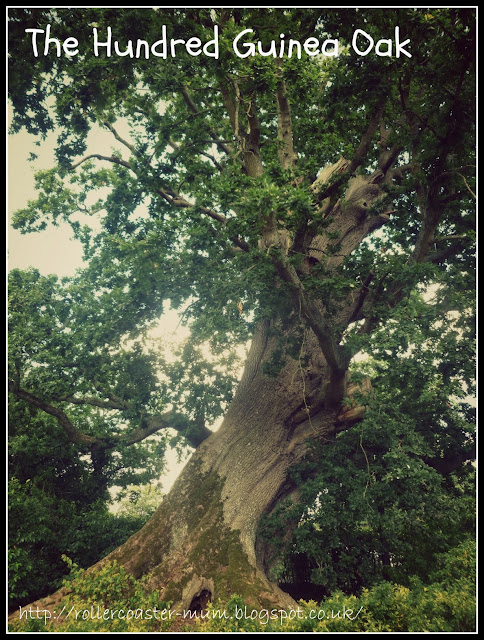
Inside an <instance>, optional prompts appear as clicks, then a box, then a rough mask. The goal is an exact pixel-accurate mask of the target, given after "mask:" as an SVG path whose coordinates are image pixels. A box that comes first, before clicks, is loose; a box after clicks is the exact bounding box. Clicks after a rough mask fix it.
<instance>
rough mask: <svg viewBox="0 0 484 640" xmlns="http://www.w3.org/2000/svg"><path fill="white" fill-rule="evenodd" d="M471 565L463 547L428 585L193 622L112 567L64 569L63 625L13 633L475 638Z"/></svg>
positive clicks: (31, 626)
mask: <svg viewBox="0 0 484 640" xmlns="http://www.w3.org/2000/svg"><path fill="white" fill-rule="evenodd" d="M475 560H476V549H475V542H474V541H473V540H470V539H467V540H464V541H463V542H462V543H461V544H460V545H459V546H458V547H456V548H454V549H452V550H451V551H450V552H448V553H444V554H439V555H438V556H437V557H436V562H435V564H436V567H435V571H434V572H433V574H432V575H431V577H430V578H431V581H430V582H429V583H428V584H425V583H424V582H423V581H422V580H421V579H420V578H418V577H414V578H412V579H411V580H410V586H408V587H407V586H402V585H398V584H394V583H390V582H381V583H380V584H378V585H376V586H374V587H372V588H371V589H364V590H363V592H362V593H361V595H360V596H354V595H349V596H348V595H345V594H344V593H342V592H341V591H339V592H336V593H334V594H333V595H332V596H331V597H329V598H327V599H325V600H323V601H322V602H321V603H320V604H319V605H318V604H317V603H316V602H314V601H309V602H305V601H302V600H301V601H300V602H299V605H298V608H297V609H294V610H280V609H277V608H273V609H261V610H256V609H254V608H253V607H251V606H250V605H247V603H245V602H244V601H243V600H242V599H241V598H240V597H239V596H237V595H234V596H232V597H231V598H230V600H229V601H228V602H226V603H222V602H217V603H215V604H212V603H210V604H209V605H208V608H207V610H206V611H204V612H203V613H202V614H199V615H198V616H197V619H196V621H195V622H193V619H192V615H188V616H186V617H183V614H181V617H180V614H178V616H177V614H176V613H175V612H171V613H170V603H169V602H163V601H162V600H160V598H159V593H158V592H157V591H150V590H149V589H148V588H147V584H146V580H145V579H142V580H135V579H134V578H133V577H132V576H130V575H129V574H128V573H127V572H126V571H125V570H124V569H123V568H122V567H119V566H117V565H116V563H115V562H114V563H109V562H106V563H104V564H103V565H102V567H100V568H98V569H96V570H90V571H84V570H82V569H79V568H78V567H77V566H76V565H74V564H73V563H72V562H70V561H68V562H69V564H70V566H71V574H70V577H69V580H67V581H66V586H67V587H68V588H69V590H70V593H69V595H68V596H67V597H66V598H65V599H64V600H63V602H62V603H61V605H60V606H61V607H62V610H63V612H64V617H63V618H62V619H61V618H60V617H59V618H58V619H57V620H54V619H53V617H52V619H51V620H44V619H43V618H41V619H40V620H38V619H32V620H27V619H26V616H25V618H24V619H23V620H21V621H19V622H16V623H15V624H13V625H12V627H11V630H13V631H63V632H64V631H77V632H89V631H108V632H143V631H152V632H159V631H167V630H168V629H170V628H171V627H172V625H173V624H174V623H175V621H179V620H184V621H186V622H187V623H188V621H189V620H192V626H190V631H200V632H206V633H213V632H240V631H242V632H260V631H265V632H291V633H296V632H302V631H314V632H326V631H331V632H359V631H363V632H398V631H403V632H405V631H407V632H408V631H409V632H463V631H474V630H475V612H476V607H475V605H476V589H475ZM178 626H179V625H177V627H178ZM177 630H182V629H178V628H177Z"/></svg>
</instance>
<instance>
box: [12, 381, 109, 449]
mask: <svg viewBox="0 0 484 640" xmlns="http://www.w3.org/2000/svg"><path fill="white" fill-rule="evenodd" d="M8 390H9V391H10V393H13V394H14V395H15V396H17V398H20V399H21V400H25V402H28V403H29V404H30V405H32V406H33V407H36V408H37V409H40V410H41V411H44V412H45V413H48V414H49V415H51V416H54V418H56V419H57V422H58V423H59V425H60V426H61V427H62V429H63V430H64V432H65V434H66V435H67V437H68V438H69V440H70V441H71V442H73V443H74V444H87V445H93V444H99V443H101V442H102V438H97V437H95V436H89V435H87V434H85V433H82V432H81V431H79V429H77V428H76V427H75V426H74V425H73V424H72V422H71V421H70V420H69V418H68V416H67V415H66V414H65V413H64V411H62V409H59V408H58V407H54V406H52V405H51V404H49V403H48V402H46V401H45V400H42V399H41V398H38V397H37V396H34V395H33V394H32V393H30V392H28V391H26V390H25V389H20V388H19V387H17V386H16V385H15V384H14V383H13V382H12V381H10V380H9V382H8Z"/></svg>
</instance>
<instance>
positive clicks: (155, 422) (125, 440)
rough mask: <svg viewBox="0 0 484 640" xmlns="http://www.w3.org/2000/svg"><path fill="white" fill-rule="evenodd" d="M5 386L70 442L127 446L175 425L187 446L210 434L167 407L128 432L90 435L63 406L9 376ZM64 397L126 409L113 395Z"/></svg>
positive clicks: (104, 407)
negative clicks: (49, 419) (106, 398)
mask: <svg viewBox="0 0 484 640" xmlns="http://www.w3.org/2000/svg"><path fill="white" fill-rule="evenodd" d="M8 390H9V391H10V392H11V393H13V394H14V395H15V396H17V398H20V399H21V400H24V401H25V402H27V403H28V404H30V405H31V406H33V407H35V408H37V409H40V410H41V411H44V412H45V413H47V414H49V415H51V416H54V417H55V418H56V419H57V422H58V423H59V425H60V426H61V427H62V429H63V430H64V432H65V434H66V435H67V437H68V439H69V440H70V442H72V443H74V444H84V445H88V446H93V445H96V446H101V447H110V448H113V447H115V446H116V445H117V444H123V445H127V446H129V445H132V444H135V443H137V442H141V441H142V440H145V439H146V438H148V437H149V436H151V435H153V434H155V433H157V432H158V431H160V430H161V429H174V430H175V431H178V432H179V433H180V434H181V435H183V437H184V438H185V439H186V440H187V442H188V443H189V445H190V446H192V447H195V448H196V447H198V445H199V444H201V443H202V442H203V441H204V440H206V439H207V438H208V437H209V436H210V435H211V434H212V432H211V431H210V429H208V428H207V427H206V426H205V425H203V424H200V423H198V422H195V421H190V420H187V419H186V418H185V417H184V416H181V415H180V414H177V413H175V412H174V411H168V412H166V413H164V414H162V415H157V416H148V417H145V418H144V419H143V421H142V422H143V426H142V427H139V428H138V429H136V430H135V431H134V432H133V433H131V434H129V435H116V436H110V437H97V436H89V435H87V434H85V433H82V432H81V431H80V430H79V429H77V427H75V426H74V425H73V424H72V422H71V420H70V419H69V417H68V416H67V414H66V413H65V412H64V411H62V409H59V407H55V406H53V405H52V404H50V403H49V402H47V401H45V400H42V399H41V398H39V397H37V396H35V395H34V394H32V393H30V392H29V391H26V390H25V389H21V388H19V387H18V386H16V385H15V383H14V382H12V381H11V380H9V383H8ZM64 400H65V401H67V402H70V403H71V404H89V405H92V406H96V407H99V408H102V409H126V408H127V406H128V405H126V403H123V402H122V403H120V402H115V401H114V400H112V399H111V400H110V401H103V400H98V399H97V398H75V397H72V396H71V397H68V398H64Z"/></svg>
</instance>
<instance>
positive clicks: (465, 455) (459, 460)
mask: <svg viewBox="0 0 484 640" xmlns="http://www.w3.org/2000/svg"><path fill="white" fill-rule="evenodd" d="M475 459H476V445H475V443H474V444H473V445H472V447H470V449H468V450H467V451H463V452H461V453H458V454H456V455H455V456H447V457H444V458H427V459H426V460H425V462H426V463H427V464H428V465H429V466H430V467H433V468H434V469H436V470H437V471H438V472H439V473H441V474H442V475H448V474H449V473H452V472H453V471H457V469H459V468H460V467H462V465H463V464H465V463H466V462H468V461H470V460H472V461H474V460H475Z"/></svg>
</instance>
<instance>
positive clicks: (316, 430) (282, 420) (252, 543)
mask: <svg viewBox="0 0 484 640" xmlns="http://www.w3.org/2000/svg"><path fill="white" fill-rule="evenodd" d="M275 328H276V327H274V326H273V325H272V324H271V323H269V322H264V323H261V324H260V325H259V327H258V328H257V331H256V333H255V335H254V339H253V342H252V347H251V350H250V353H249V357H248V360H247V364H246V368H245V372H244V375H243V378H242V380H241V382H240V386H239V388H238V391H237V394H236V396H235V398H234V400H233V402H232V404H231V406H230V408H229V410H228V412H227V415H226V417H225V419H224V422H223V424H222V425H221V427H220V429H219V430H218V431H217V432H216V433H214V434H213V435H211V436H210V437H209V438H208V439H207V440H205V441H204V442H203V443H202V444H201V445H200V446H199V447H198V449H197V450H196V451H195V453H194V454H193V456H192V458H191V459H190V460H189V462H188V463H187V465H186V467H185V469H184V470H183V472H182V474H181V475H180V477H179V478H178V480H177V481H176V483H175V485H174V486H173V488H172V490H171V492H170V493H169V495H168V496H167V497H166V498H165V499H164V501H163V503H162V504H161V506H160V507H159V509H158V511H157V512H156V513H155V515H154V516H153V517H152V519H151V520H150V521H149V522H148V523H147V524H146V525H145V527H144V528H143V529H141V531H139V532H138V533H137V534H136V535H134V536H133V537H132V538H130V539H129V540H128V541H127V542H126V543H125V544H124V545H122V546H121V547H120V548H119V549H117V550H116V551H114V552H113V553H112V554H111V555H110V556H109V559H112V560H114V559H116V560H117V561H118V562H119V563H120V564H122V565H123V566H124V567H125V568H126V569H127V570H128V571H130V572H131V573H132V574H133V575H134V576H135V577H140V576H142V575H148V576H149V584H150V586H152V588H153V589H155V588H156V589H160V590H161V594H162V597H163V599H165V600H170V601H172V602H174V605H175V606H176V607H178V608H184V609H188V608H190V607H191V606H192V607H194V606H195V603H196V602H197V601H198V600H197V599H199V598H200V597H201V595H202V592H203V594H204V595H203V597H204V598H206V596H207V592H209V594H210V599H218V598H221V599H224V598H227V597H229V596H230V595H231V594H235V593H236V594H239V595H241V596H243V597H244V598H245V599H246V600H247V601H248V602H249V603H252V604H253V605H255V606H269V605H271V606H274V605H278V606H284V607H291V606H294V605H295V602H294V601H293V600H292V598H291V597H290V596H288V595H287V594H285V593H283V592H282V591H281V590H280V589H279V588H278V587H277V586H276V585H275V584H272V583H271V582H270V581H269V580H268V579H267V578H266V576H265V574H264V570H263V558H262V557H261V555H260V553H259V554H258V553H257V552H256V537H257V528H258V524H259V521H260V518H261V516H262V515H263V514H265V513H267V512H268V511H270V510H271V509H272V508H273V507H274V505H275V504H276V503H277V502H278V501H279V500H281V499H282V498H283V497H285V496H287V495H289V494H290V493H291V492H293V491H294V489H295V487H294V486H293V485H292V484H291V483H290V482H289V481H288V473H287V472H288V469H289V468H290V467H291V466H292V465H293V464H294V463H295V462H297V461H298V460H300V459H301V457H302V456H303V455H304V453H305V452H306V440H307V438H308V437H312V438H318V439H326V438H331V437H332V434H334V433H335V432H336V424H337V416H338V411H339V410H338V408H336V407H331V408H326V407H325V406H324V402H321V400H320V398H321V397H322V393H321V391H322V389H323V388H324V382H325V376H326V375H327V372H328V368H327V365H326V364H325V361H324V359H323V358H322V355H321V352H320V350H319V349H318V348H317V340H316V338H315V337H314V335H313V334H312V332H310V333H309V335H307V337H306V339H305V341H304V343H303V347H302V348H301V358H300V359H292V358H286V361H285V364H284V367H283V368H282V370H281V371H280V373H279V374H278V375H277V377H269V376H268V375H266V374H265V373H264V371H263V366H264V363H267V362H268V361H269V360H270V358H271V356H272V355H273V354H274V352H275V350H276V349H277V348H278V345H280V341H279V336H278V335H276V332H275V331H274V329H275ZM302 356H304V363H305V366H304V367H303V366H302V360H303V358H302ZM323 395H324V394H323ZM316 400H317V401H318V402H319V407H318V406H317V405H316V404H315V401H316ZM311 414H312V415H311Z"/></svg>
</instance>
